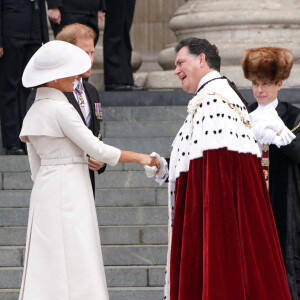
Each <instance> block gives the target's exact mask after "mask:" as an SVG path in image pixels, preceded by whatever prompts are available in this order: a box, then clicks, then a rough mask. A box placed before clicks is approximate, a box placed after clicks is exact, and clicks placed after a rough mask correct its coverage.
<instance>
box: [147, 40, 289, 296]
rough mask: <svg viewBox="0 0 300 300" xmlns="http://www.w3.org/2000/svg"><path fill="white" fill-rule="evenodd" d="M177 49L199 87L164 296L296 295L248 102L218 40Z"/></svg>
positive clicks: (180, 160) (185, 143)
mask: <svg viewBox="0 0 300 300" xmlns="http://www.w3.org/2000/svg"><path fill="white" fill-rule="evenodd" d="M176 52H177V55H176V61H175V65H176V69H175V75H177V76H178V77H179V79H180V80H181V81H182V88H183V90H184V91H186V92H189V93H196V94H195V96H194V98H193V99H192V100H191V101H190V102H189V105H188V116H187V118H186V120H185V121H184V123H183V125H182V127H181V128H180V130H179V132H178V134H177V136H176V137H175V140H174V142H173V144H172V152H171V157H170V162H169V173H168V180H169V251H168V263H167V274H166V287H165V299H171V300H190V299H197V300H198V299H199V300H287V299H291V297H290V293H289V288H288V284H287V279H286V274H285V268H284V264H283V260H282V254H281V250H280V245H279V240H278V236H277V232H276V227H275V223H274V218H273V214H272V208H271V205H270V200H269V196H268V190H267V187H266V183H265V180H264V176H263V172H262V167H261V161H260V149H259V146H258V144H257V141H256V139H255V137H254V135H253V131H252V128H251V124H250V123H249V115H248V112H247V108H246V106H245V104H244V102H243V101H242V99H241V98H240V96H239V95H238V94H237V92H236V91H235V90H236V89H235V87H234V86H233V84H232V82H230V81H229V80H228V79H227V78H226V77H221V75H220V73H219V70H220V61H221V59H220V56H219V54H218V49H217V47H216V46H215V45H211V44H210V43H209V42H208V41H207V40H204V39H198V38H188V39H184V40H182V41H181V42H179V43H178V45H177V46H176ZM152 156H156V157H158V158H159V159H160V161H161V166H163V165H164V164H163V160H164V159H163V158H161V157H160V156H159V155H158V154H156V153H152ZM166 170H167V168H166V166H165V167H162V168H161V170H160V171H159V173H158V175H157V176H156V180H157V181H159V182H162V181H163V180H164V179H165V178H166V177H167V176H166V174H165V173H166ZM152 171H153V172H155V170H152ZM146 174H147V176H148V177H150V176H151V169H150V168H148V169H147V168H146ZM153 174H154V173H152V175H153ZM162 177H163V179H162Z"/></svg>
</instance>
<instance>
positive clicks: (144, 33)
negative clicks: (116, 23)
mask: <svg viewBox="0 0 300 300" xmlns="http://www.w3.org/2000/svg"><path fill="white" fill-rule="evenodd" d="M184 2H185V1H184V0H136V7H135V15H134V20H133V25H132V29H131V37H132V38H131V40H132V46H133V49H134V50H135V51H137V52H138V53H139V54H140V55H141V57H142V60H143V64H142V66H141V68H140V71H143V70H146V71H149V70H160V69H161V67H160V66H159V65H158V63H157V57H158V53H159V52H160V51H161V50H163V49H164V48H166V46H168V45H169V44H171V43H174V42H176V41H177V39H176V36H175V34H174V32H173V31H172V30H171V29H170V27H169V22H170V20H171V18H172V17H173V16H174V13H175V11H176V10H177V9H178V8H179V7H180V6H181V5H182V4H183V3H184Z"/></svg>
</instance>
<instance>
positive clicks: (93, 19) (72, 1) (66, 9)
mask: <svg viewBox="0 0 300 300" xmlns="http://www.w3.org/2000/svg"><path fill="white" fill-rule="evenodd" d="M47 3H48V9H51V8H57V7H58V8H59V9H60V12H61V23H60V24H55V23H53V22H51V21H50V24H51V27H52V30H53V33H54V36H56V35H57V33H58V32H59V31H61V30H62V28H63V27H64V26H66V25H69V24H72V23H81V24H84V25H87V26H89V27H91V28H93V29H94V31H95V33H96V38H95V45H96V44H97V41H98V38H99V27H98V11H99V10H103V11H106V2H105V0H47Z"/></svg>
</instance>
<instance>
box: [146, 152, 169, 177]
mask: <svg viewBox="0 0 300 300" xmlns="http://www.w3.org/2000/svg"><path fill="white" fill-rule="evenodd" d="M150 157H155V158H157V159H158V161H159V164H160V169H159V172H158V173H157V176H159V177H161V178H164V177H165V175H166V173H167V171H168V163H167V161H166V160H165V159H164V158H163V157H161V156H160V155H159V154H157V153H156V152H152V153H151V154H150Z"/></svg>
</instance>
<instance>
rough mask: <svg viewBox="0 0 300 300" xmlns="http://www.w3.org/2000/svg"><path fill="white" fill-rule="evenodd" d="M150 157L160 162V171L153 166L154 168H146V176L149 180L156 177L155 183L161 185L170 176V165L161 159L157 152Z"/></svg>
mask: <svg viewBox="0 0 300 300" xmlns="http://www.w3.org/2000/svg"><path fill="white" fill-rule="evenodd" d="M150 157H153V158H156V159H157V160H158V161H159V164H160V169H159V171H158V169H157V167H156V166H152V167H150V166H144V168H145V173H146V176H147V177H148V178H153V177H154V176H156V178H155V181H156V182H158V183H159V184H160V185H161V184H163V183H164V182H165V181H166V180H167V178H168V174H169V172H168V163H167V161H166V160H165V159H164V158H163V157H161V156H160V155H159V154H157V153H156V152H152V153H151V154H150Z"/></svg>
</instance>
